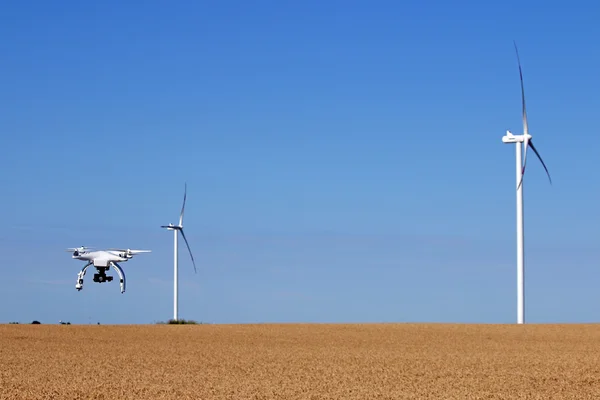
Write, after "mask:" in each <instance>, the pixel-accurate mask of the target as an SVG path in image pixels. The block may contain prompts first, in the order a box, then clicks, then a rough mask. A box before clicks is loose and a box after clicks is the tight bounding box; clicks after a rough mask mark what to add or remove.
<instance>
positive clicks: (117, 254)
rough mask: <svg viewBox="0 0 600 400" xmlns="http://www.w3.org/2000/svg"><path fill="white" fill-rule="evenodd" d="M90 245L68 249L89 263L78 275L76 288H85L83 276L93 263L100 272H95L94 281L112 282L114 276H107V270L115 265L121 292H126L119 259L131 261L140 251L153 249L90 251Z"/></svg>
mask: <svg viewBox="0 0 600 400" xmlns="http://www.w3.org/2000/svg"><path fill="white" fill-rule="evenodd" d="M90 249H91V248H90V247H85V246H81V247H78V248H70V249H67V251H69V252H71V251H72V252H73V258H74V259H76V260H82V261H88V263H87V264H85V266H84V267H83V268H82V269H81V271H79V274H78V275H77V284H76V285H75V289H77V290H81V289H83V277H84V276H85V272H86V271H87V269H88V267H89V266H90V265H93V266H94V267H95V268H96V269H97V270H98V273H97V274H94V279H93V281H94V282H98V283H102V282H110V281H112V280H113V277H112V276H106V271H107V270H108V269H109V268H110V267H113V268H114V269H115V271H117V274H119V279H120V281H119V282H120V284H121V293H125V273H124V272H123V269H122V268H121V266H120V265H119V264H117V261H119V262H126V261H129V259H130V258H132V257H133V256H134V255H136V254H139V253H150V252H151V250H131V249H108V250H98V251H88V250H90Z"/></svg>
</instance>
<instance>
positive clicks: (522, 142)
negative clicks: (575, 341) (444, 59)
mask: <svg viewBox="0 0 600 400" xmlns="http://www.w3.org/2000/svg"><path fill="white" fill-rule="evenodd" d="M515 51H516V53H517V62H518V64H519V75H520V77H521V102H522V105H523V111H522V112H523V134H522V135H513V134H512V133H511V132H510V131H506V136H504V137H502V142H504V143H514V144H516V148H517V323H518V324H522V323H523V322H524V316H525V310H524V306H525V289H524V281H525V276H524V269H525V245H524V239H525V238H524V236H525V234H524V224H523V177H524V175H525V166H526V165H527V164H526V163H527V148H528V147H531V150H533V152H534V153H535V155H536V156H537V158H538V159H539V160H540V162H541V163H542V166H543V167H544V169H545V170H546V175H548V179H549V180H550V184H552V178H550V173H549V172H548V168H546V164H544V161H543V160H542V157H541V156H540V153H538V151H537V149H536V148H535V146H534V145H533V141H532V140H531V135H530V134H529V130H528V126H527V111H526V108H525V89H524V87H523V72H522V71H521V60H520V59H519V50H518V49H517V44H516V43H515ZM521 146H523V148H524V149H525V150H522V147H521ZM522 151H523V153H524V154H523V159H522V160H521V152H522Z"/></svg>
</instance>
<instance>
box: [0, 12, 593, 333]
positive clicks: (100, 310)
mask: <svg viewBox="0 0 600 400" xmlns="http://www.w3.org/2000/svg"><path fill="white" fill-rule="evenodd" d="M599 14H600V6H599V5H598V4H597V3H596V2H592V1H587V2H569V3H564V2H561V3H560V4H558V3H556V2H542V1H538V2H532V1H529V2H523V1H519V2H517V1H504V2H494V3H490V2H476V1H469V2H467V1H454V2H447V1H431V2H419V1H405V2H395V1H387V2H386V1H379V2H374V1H362V2H358V1H312V0H310V1H303V2H280V1H256V2H247V1H223V2H216V1H213V2H207V1H205V2H191V1H186V2H183V1H168V2H167V1H162V2H158V1H147V2H144V5H142V3H141V2H132V1H129V2H127V1H104V2H80V1H61V2H45V1H22V2H5V3H4V4H3V5H2V6H1V7H0V52H1V54H2V57H1V60H0V109H1V110H2V111H1V112H0V132H1V139H0V171H2V172H1V173H0V185H1V188H2V196H0V202H1V203H0V205H1V207H0V219H1V221H2V223H3V227H4V229H3V231H2V233H1V234H0V252H1V253H2V254H3V259H2V269H1V271H2V280H1V281H0V304H3V307H1V308H0V321H3V322H8V321H21V322H30V321H31V320H33V319H38V320H40V321H42V322H43V323H55V322H57V321H58V320H59V319H62V320H69V321H71V322H72V323H90V322H92V323H95V322H97V321H100V322H101V323H151V322H153V321H158V320H166V319H168V318H170V317H171V316H172V307H173V305H172V304H173V300H172V295H173V288H172V275H173V265H172V253H173V245H172V234H171V233H170V232H167V231H164V230H161V229H160V228H159V226H160V225H162V224H168V223H169V222H176V221H177V218H178V214H179V210H180V207H181V200H182V194H183V185H184V182H186V181H187V183H188V207H187V210H186V219H185V221H184V225H185V229H186V231H187V235H188V238H189V240H190V242H191V246H192V250H193V252H194V255H195V257H196V260H197V265H198V274H197V275H194V272H193V268H192V265H191V262H190V260H189V257H188V256H187V254H186V252H185V247H184V246H183V243H181V242H180V245H181V247H180V257H181V258H180V259H181V261H180V280H181V290H180V316H181V317H183V318H191V319H196V320H200V321H207V322H214V323H236V322H293V321H299V322H375V321H385V322H394V321H398V322H403V321H416V322H420V321H440V322H498V323H504V322H510V323H512V322H515V321H516V262H515V161H514V157H515V155H514V152H515V150H514V146H509V145H505V144H503V143H502V142H501V137H502V136H503V135H504V134H505V131H506V129H511V130H512V131H513V132H514V133H519V132H520V131H521V129H522V128H521V114H520V112H521V104H520V89H519V80H518V77H519V75H518V68H517V63H516V58H515V53H514V48H513V42H512V41H513V39H514V40H516V41H517V43H518V45H519V51H520V54H521V61H522V64H523V72H524V77H525V89H526V94H527V102H528V111H529V122H530V132H531V133H532V134H533V136H534V141H535V142H536V146H537V148H538V150H540V152H541V153H542V156H543V157H544V160H545V161H546V164H547V165H548V167H549V169H550V172H551V174H552V178H553V181H554V185H553V186H550V185H549V183H548V180H547V178H546V177H545V174H544V171H543V169H542V167H541V165H540V164H539V163H538V162H537V160H535V159H534V158H532V159H530V163H531V164H529V167H528V174H527V176H526V181H525V222H526V227H525V229H526V319H527V321H528V322H584V321H599V320H600V308H599V307H598V304H600V291H598V290H597V285H598V282H600V263H599V260H600V248H599V245H598V237H600V235H599V234H600V215H599V211H598V204H599V201H600V180H599V179H598V172H599V171H600V168H598V162H597V161H596V160H597V159H598V158H597V157H598V154H599V153H598V146H599V145H600V134H599V133H600V132H599V129H598V128H599V127H598V125H599V124H598V110H599V109H600V100H599V99H600V97H599V96H598V93H599V89H600V75H599V74H598V71H599V70H600V52H599V51H598V46H597V42H598V38H599V37H600V26H599V25H598V23H597V22H598V21H597V16H598V15H599ZM80 245H87V246H96V247H99V248H102V247H130V248H142V249H151V250H152V253H151V254H147V255H140V256H137V257H136V258H134V259H133V260H131V261H129V262H127V263H125V264H123V267H124V269H125V272H126V274H127V279H128V290H127V292H126V293H125V294H124V295H121V294H120V293H119V287H118V283H117V282H116V281H113V282H112V283H109V284H97V283H93V282H92V280H91V278H92V276H91V275H92V274H91V273H88V275H87V276H86V283H85V287H84V289H83V291H81V292H77V291H76V290H75V280H76V276H77V272H78V271H79V269H80V268H81V267H82V266H83V263H82V262H80V261H76V260H72V259H71V255H70V254H69V253H67V252H65V249H66V248H67V247H74V246H80ZM90 272H91V271H90ZM112 274H113V275H114V273H112Z"/></svg>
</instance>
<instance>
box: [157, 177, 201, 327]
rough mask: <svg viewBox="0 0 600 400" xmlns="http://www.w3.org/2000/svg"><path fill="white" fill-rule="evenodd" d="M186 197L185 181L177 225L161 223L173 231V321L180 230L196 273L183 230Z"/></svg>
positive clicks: (163, 226) (175, 316)
mask: <svg viewBox="0 0 600 400" xmlns="http://www.w3.org/2000/svg"><path fill="white" fill-rule="evenodd" d="M186 197H187V183H186V184H185V189H184V192H183V206H182V207H181V214H180V215H179V225H173V224H169V225H161V228H166V229H167V230H170V231H173V234H174V249H173V251H174V255H173V319H174V320H175V321H177V320H178V315H177V311H178V300H179V292H178V284H179V274H178V270H177V261H178V260H177V259H178V246H177V245H178V242H177V239H178V235H179V232H181V236H182V237H183V240H185V245H186V246H187V249H188V251H189V253H190V257H191V258H192V263H193V265H194V273H196V262H195V261H194V256H193V255H192V250H191V249H190V245H189V244H188V241H187V239H186V237H185V233H184V232H183V212H184V210H185V199H186Z"/></svg>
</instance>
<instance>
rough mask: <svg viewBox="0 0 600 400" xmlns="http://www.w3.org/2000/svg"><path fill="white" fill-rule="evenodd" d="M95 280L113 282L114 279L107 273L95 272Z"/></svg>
mask: <svg viewBox="0 0 600 400" xmlns="http://www.w3.org/2000/svg"><path fill="white" fill-rule="evenodd" d="M93 280H94V282H98V283H102V282H111V281H112V280H113V277H112V276H106V275H105V274H94V279H93Z"/></svg>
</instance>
